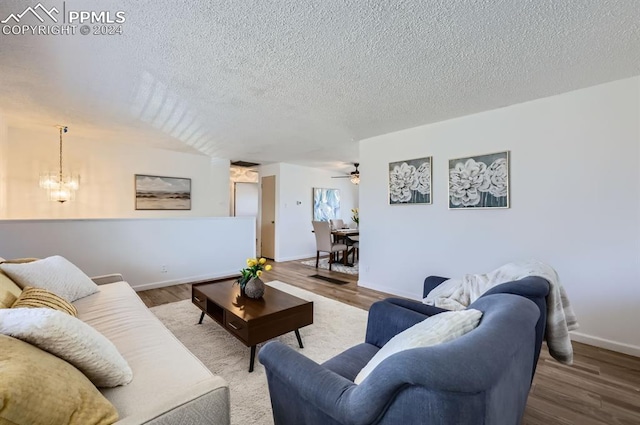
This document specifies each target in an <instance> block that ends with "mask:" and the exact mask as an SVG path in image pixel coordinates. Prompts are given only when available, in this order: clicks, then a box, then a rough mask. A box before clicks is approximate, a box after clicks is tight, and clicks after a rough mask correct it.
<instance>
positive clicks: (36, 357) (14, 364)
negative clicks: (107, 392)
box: [0, 335, 118, 425]
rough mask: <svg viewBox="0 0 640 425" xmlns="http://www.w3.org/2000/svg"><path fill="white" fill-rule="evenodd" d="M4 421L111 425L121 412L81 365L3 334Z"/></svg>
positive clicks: (0, 402)
mask: <svg viewBox="0 0 640 425" xmlns="http://www.w3.org/2000/svg"><path fill="white" fill-rule="evenodd" d="M0 376H2V379H0V423H10V424H16V425H26V424H31V425H45V424H67V425H86V424H96V425H109V424H113V423H114V422H116V421H117V420H118V412H117V411H116V409H115V407H113V405H112V404H111V403H109V401H108V400H107V399H106V398H104V396H103V395H102V394H100V392H99V391H98V390H97V388H96V387H94V386H93V384H92V383H91V381H89V379H87V377H86V376H84V375H83V374H82V372H80V371H79V370H78V369H76V368H75V367H73V366H71V365H70V364H69V363H67V362H65V361H64V360H62V359H59V358H58V357H56V356H54V355H52V354H49V353H47V352H46V351H42V350H40V349H39V348H37V347H34V346H33V345H31V344H28V343H26V342H23V341H20V340H18V339H15V338H11V337H9V336H6V335H0Z"/></svg>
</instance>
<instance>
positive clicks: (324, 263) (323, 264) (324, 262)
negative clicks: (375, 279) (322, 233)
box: [302, 257, 358, 274]
mask: <svg viewBox="0 0 640 425" xmlns="http://www.w3.org/2000/svg"><path fill="white" fill-rule="evenodd" d="M302 264H304V265H305V266H311V267H313V268H315V267H316V260H306V261H302ZM318 268H319V269H325V270H329V258H328V257H326V258H320V262H319V263H318ZM331 271H333V272H340V273H346V274H358V262H357V261H356V262H355V263H354V265H353V267H349V266H343V265H342V264H338V263H334V264H332V265H331Z"/></svg>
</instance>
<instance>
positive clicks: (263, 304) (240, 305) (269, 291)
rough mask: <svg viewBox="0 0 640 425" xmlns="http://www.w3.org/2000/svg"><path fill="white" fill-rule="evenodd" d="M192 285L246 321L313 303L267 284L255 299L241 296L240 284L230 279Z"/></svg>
mask: <svg viewBox="0 0 640 425" xmlns="http://www.w3.org/2000/svg"><path fill="white" fill-rule="evenodd" d="M193 287H194V290H197V291H198V292H200V293H202V294H203V295H204V296H205V297H207V298H208V299H209V300H211V301H213V302H214V303H216V304H218V305H219V306H220V307H222V308H224V309H225V310H227V311H229V312H231V313H232V314H234V315H236V316H237V317H239V318H241V319H242V320H244V321H246V322H248V321H250V320H255V319H261V318H263V317H265V316H269V315H274V314H278V313H280V312H282V311H285V310H289V309H292V308H295V307H299V306H301V305H305V304H311V305H313V302H312V301H307V300H303V299H302V298H298V297H295V296H293V295H291V294H288V293H286V292H283V291H280V290H279V289H276V288H273V287H271V286H269V285H265V291H264V295H263V296H262V298H260V299H257V300H254V299H251V298H248V297H243V296H241V295H240V286H238V285H236V284H234V282H230V281H225V282H214V283H200V284H195V285H194V286H193Z"/></svg>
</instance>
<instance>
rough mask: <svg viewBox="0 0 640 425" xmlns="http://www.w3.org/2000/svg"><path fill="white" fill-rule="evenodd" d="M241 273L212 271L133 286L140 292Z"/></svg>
mask: <svg viewBox="0 0 640 425" xmlns="http://www.w3.org/2000/svg"><path fill="white" fill-rule="evenodd" d="M238 275H239V273H238V271H237V270H234V271H229V272H223V273H211V274H203V275H200V276H188V277H182V278H179V279H172V280H164V281H161V282H150V283H143V284H141V285H136V286H133V285H132V286H131V287H132V288H133V290H134V291H136V292H138V291H146V290H147V289H156V288H164V287H165V286H173V285H181V284H183V283H190V282H198V281H202V280H208V279H211V280H213V279H224V278H227V277H229V278H231V277H233V276H238Z"/></svg>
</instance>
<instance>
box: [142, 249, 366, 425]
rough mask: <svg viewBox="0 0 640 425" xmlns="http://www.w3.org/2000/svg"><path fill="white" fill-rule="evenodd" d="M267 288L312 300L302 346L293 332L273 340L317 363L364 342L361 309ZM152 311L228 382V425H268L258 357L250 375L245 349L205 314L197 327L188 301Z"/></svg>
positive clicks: (284, 287)
mask: <svg viewBox="0 0 640 425" xmlns="http://www.w3.org/2000/svg"><path fill="white" fill-rule="evenodd" d="M314 265H315V261H314ZM267 285H271V286H273V287H275V288H278V289H280V290H282V291H285V292H288V293H290V294H292V295H295V296H296V297H299V298H303V299H306V300H309V301H313V324H312V325H310V326H307V327H305V328H302V329H300V335H301V336H302V342H303V344H304V348H302V349H301V348H299V347H298V343H297V341H296V337H295V335H294V333H293V332H290V333H288V334H286V335H283V336H281V337H279V338H277V339H278V340H279V341H282V342H283V343H285V344H287V345H289V346H290V347H292V348H294V349H296V350H297V351H299V352H301V353H302V354H304V355H305V356H307V357H309V358H310V359H312V360H314V361H316V362H318V363H322V362H324V361H326V360H328V359H330V358H331V357H333V356H335V355H337V354H339V353H341V352H342V351H344V350H346V349H347V348H349V347H352V346H354V345H356V344H359V343H361V342H363V341H364V336H365V330H366V324H367V312H366V311H365V310H361V309H359V308H356V307H352V306H349V305H347V304H343V303H341V302H338V301H334V300H331V299H329V298H325V297H322V296H320V295H316V294H313V293H311V292H309V291H305V290H304V289H299V288H296V287H294V286H291V285H287V284H286V283H283V282H278V281H273V282H269V283H267ZM151 311H152V312H153V313H154V314H155V315H156V316H157V317H158V318H159V319H160V320H161V321H162V323H164V325H165V326H166V327H167V328H169V330H170V331H171V332H173V334H174V335H175V336H176V337H177V338H178V339H179V340H180V341H181V342H182V343H183V344H184V345H185V346H186V347H187V348H188V349H189V350H190V351H191V352H192V353H193V354H195V355H196V357H198V358H199V359H200V361H202V363H204V365H205V366H206V367H207V368H209V370H211V372H213V373H214V374H216V375H220V376H222V377H223V378H224V379H226V381H227V382H228V383H229V387H230V389H231V424H232V425H236V424H237V425H241V424H246V425H262V424H273V417H272V414H271V400H270V398H269V389H268V386H267V378H266V375H265V371H264V367H263V366H262V365H261V364H260V362H259V361H258V357H257V353H256V363H255V368H254V371H253V372H252V373H249V357H250V350H249V348H248V347H245V346H244V344H242V343H241V342H240V341H238V340H237V339H236V338H234V337H233V336H231V335H230V334H229V333H228V332H227V331H225V330H224V329H222V327H221V326H220V325H218V324H217V323H216V322H214V321H213V320H212V319H210V318H209V317H207V316H205V319H204V321H203V322H202V325H198V324H197V323H198V319H199V318H200V309H198V308H197V307H196V306H194V305H193V304H192V303H191V300H185V301H179V302H176V303H171V304H165V305H161V306H158V307H153V308H151ZM259 351H260V345H259V346H258V350H257V352H259Z"/></svg>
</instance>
